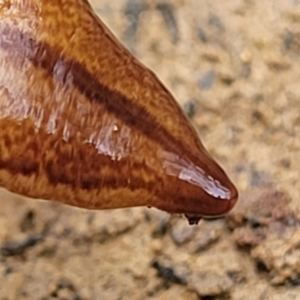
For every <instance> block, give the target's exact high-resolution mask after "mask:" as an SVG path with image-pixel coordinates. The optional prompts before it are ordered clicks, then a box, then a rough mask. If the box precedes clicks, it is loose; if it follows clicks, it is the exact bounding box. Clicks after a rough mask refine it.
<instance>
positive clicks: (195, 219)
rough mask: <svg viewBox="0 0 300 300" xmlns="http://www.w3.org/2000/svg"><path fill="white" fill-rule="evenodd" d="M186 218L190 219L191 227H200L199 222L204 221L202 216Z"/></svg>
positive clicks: (187, 215) (186, 215)
mask: <svg viewBox="0 0 300 300" xmlns="http://www.w3.org/2000/svg"><path fill="white" fill-rule="evenodd" d="M185 217H186V218H187V219H188V222H189V225H198V223H199V221H200V220H201V219H202V216H198V215H189V214H185Z"/></svg>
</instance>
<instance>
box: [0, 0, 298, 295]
mask: <svg viewBox="0 0 300 300" xmlns="http://www.w3.org/2000/svg"><path fill="white" fill-rule="evenodd" d="M91 3H92V5H93V6H94V7H95V9H96V11H97V13H99V15H100V16H101V17H102V18H103V19H104V20H105V22H106V23H107V24H108V25H109V26H110V27H111V28H112V30H113V31H114V32H115V33H116V34H117V35H118V36H119V37H120V38H121V39H122V40H123V42H124V43H125V44H126V45H127V46H128V48H129V49H130V50H131V51H132V52H134V54H135V55H136V56H137V57H138V58H139V59H141V60H142V61H143V62H144V63H145V64H146V65H148V66H150V67H151V68H152V69H153V70H154V71H155V72H156V73H157V74H158V75H159V77H160V78H161V79H162V80H163V81H164V82H165V83H166V84H167V85H168V86H169V88H170V89H171V90H172V91H173V92H174V94H175V95H176V97H177V99H178V101H179V102H180V104H181V105H182V106H183V107H184V109H185V111H186V113H187V114H188V115H189V116H190V117H191V118H192V121H193V123H194V124H195V126H196V128H197V129H198V130H199V133H200V135H201V138H202V140H203V142H204V144H205V145H206V146H207V148H208V150H209V151H210V152H211V153H212V155H213V156H214V157H215V158H216V159H217V160H218V161H219V162H220V163H221V164H222V165H223V166H224V168H225V169H226V170H227V171H228V173H229V174H230V176H231V178H232V179H233V180H234V181H235V182H236V183H237V185H238V188H239V190H240V192H241V197H240V202H239V203H238V205H237V206H236V208H235V209H234V210H233V211H232V213H231V214H230V215H229V216H228V217H226V218H224V219H219V220H215V221H211V220H210V221H209V220H203V221H201V222H200V224H199V225H198V226H197V227H190V226H188V224H187V222H186V220H185V219H184V218H183V217H180V216H169V215H167V214H165V213H163V212H160V211H157V210H154V209H143V208H137V209H127V210H114V211H99V212H90V211H85V210H80V209H76V208H73V207H67V206H63V205H59V204H56V203H50V202H43V201H32V200H24V199H21V198H20V197H18V196H15V195H11V194H8V193H7V192H4V191H0V207H1V209H0V300H13V299H17V300H20V299H21V300H23V299H24V300H25V299H26V300H29V299H30V300H41V299H42V300H46V299H47V300H48V299H50V300H54V299H60V300H72V299H74V300H75V299H76V300H87V299H96V300H97V299H124V300H126V299H130V300H131V299H137V300H139V299H141V300H142V299H143V300H144V299H149V300H150V299H159V300H162V299H192V300H194V299H195V300H196V299H221V300H224V299H232V300H248V299H272V300H277V299H278V300H279V299H287V300H289V299H300V250H299V249H300V246H299V245H300V226H299V224H300V216H299V213H298V210H299V207H300V202H299V198H300V197H299V196H300V195H299V192H300V189H299V187H298V182H299V175H300V174H299V172H300V171H299V164H298V161H299V154H300V139H299V138H298V136H299V134H300V126H299V125H300V112H299V99H300V85H299V76H300V69H299V58H300V29H299V28H300V27H299V26H300V2H299V1H296V0H295V1H292V0H291V1H273V0H266V1H258V0H251V1H249V0H235V1H223V2H222V5H220V1H218V0H206V1H199V0H155V1H152V0H151V1H150V0H126V1H109V0H101V1H100V0H93V1H91Z"/></svg>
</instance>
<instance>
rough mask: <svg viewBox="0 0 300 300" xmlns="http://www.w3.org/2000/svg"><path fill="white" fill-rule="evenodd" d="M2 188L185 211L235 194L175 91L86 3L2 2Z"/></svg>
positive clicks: (219, 207) (208, 210)
mask: <svg viewBox="0 0 300 300" xmlns="http://www.w3.org/2000/svg"><path fill="white" fill-rule="evenodd" d="M0 186H2V187H4V188H6V189H8V190H10V191H12V192H15V193H18V194H22V195H25V196H28V197H32V198H42V199H49V200H55V201H60V202H64V203H67V204H70V205H75V206H79V207H85V208H90V209H107V208H120V207H129V206H143V205H145V206H154V207H157V208H159V209H162V210H165V211H168V212H170V213H185V214H188V215H192V216H193V215H196V216H198V215H199V216H202V215H203V216H217V215H221V214H224V213H226V212H228V211H229V210H230V209H231V208H232V207H233V205H234V204H235V202H236V199H237V191H236V189H235V187H234V185H233V184H232V183H231V181H230V180H229V179H228V177H227V176H226V174H225V173H224V171H223V170H222V169H221V168H220V167H219V166H218V165H217V164H216V163H215V162H214V161H213V159H212V158H211V157H210V156H209V155H208V154H207V152H206V151H205V149H204V148H203V146H202V144H201V142H200V140H199V138H198V136H197V134H196V133H195V131H194V130H193V128H192V127H191V125H190V124H189V122H188V120H187V119H186V117H185V116H184V114H183V112H182V111H181V109H180V108H179V106H178V104H177V103H176V101H175V100H174V99H173V96H172V95H171V94H170V93H169V92H168V91H167V90H166V89H165V87H164V86H163V85H162V84H161V82H160V81H159V80H158V79H157V77H156V76H155V75H154V74H153V73H152V72H151V71H149V70H148V69H147V68H145V67H144V66H143V65H142V64H140V63H139V62H138V61H137V60H136V59H135V58H134V57H133V56H132V55H131V54H130V53H129V52H128V51H127V50H126V49H125V48H124V47H123V46H122V45H121V44H120V43H119V42H118V41H117V40H116V38H115V37H114V36H113V35H112V34H111V32H110V31H109V30H108V29H107V27H106V26H105V25H104V24H103V23H102V22H101V21H100V20H99V19H98V18H97V16H96V15H95V14H94V13H93V11H92V9H91V8H90V6H89V4H88V2H87V1H86V0H52V1H49V0H11V1H5V0H4V1H1V2H0Z"/></svg>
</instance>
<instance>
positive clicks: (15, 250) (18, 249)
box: [0, 235, 43, 256]
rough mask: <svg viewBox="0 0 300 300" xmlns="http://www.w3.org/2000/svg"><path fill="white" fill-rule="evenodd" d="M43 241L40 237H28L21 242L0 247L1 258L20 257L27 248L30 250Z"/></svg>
mask: <svg viewBox="0 0 300 300" xmlns="http://www.w3.org/2000/svg"><path fill="white" fill-rule="evenodd" d="M42 240H43V236H42V235H35V236H30V237H28V238H27V239H25V240H24V241H21V242H9V243H6V244H4V245H2V246H1V248H0V253H1V254H2V255H3V256H14V255H20V254H22V253H23V252H24V251H26V250H27V249H28V248H32V247H34V246H35V245H37V244H38V243H40V242H41V241H42Z"/></svg>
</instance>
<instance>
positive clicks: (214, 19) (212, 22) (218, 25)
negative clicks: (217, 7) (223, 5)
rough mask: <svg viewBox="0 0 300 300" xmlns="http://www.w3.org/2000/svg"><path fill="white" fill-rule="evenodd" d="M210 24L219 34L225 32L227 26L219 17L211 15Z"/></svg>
mask: <svg viewBox="0 0 300 300" xmlns="http://www.w3.org/2000/svg"><path fill="white" fill-rule="evenodd" d="M208 24H209V25H210V26H211V27H214V28H216V29H217V30H218V31H219V32H224V31H225V26H224V24H223V22H222V21H221V19H220V18H219V17H218V16H217V15H214V14H211V15H210V16H209V19H208Z"/></svg>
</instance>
